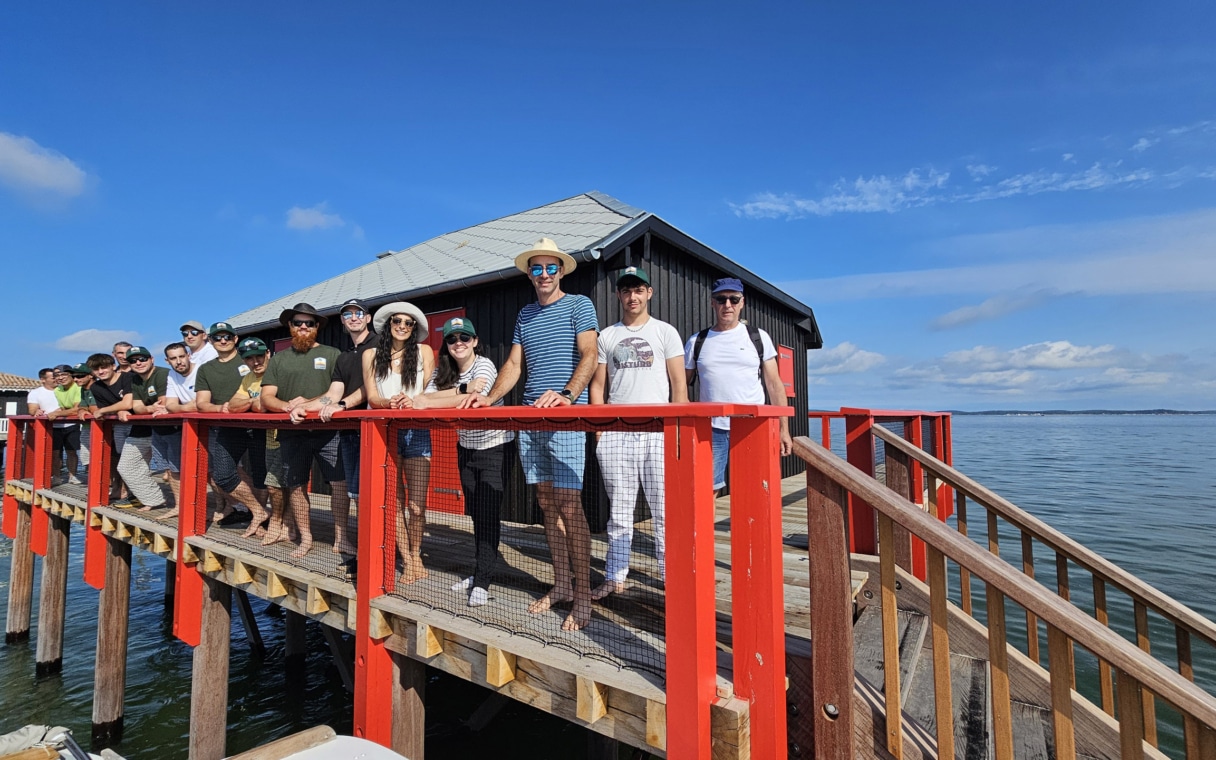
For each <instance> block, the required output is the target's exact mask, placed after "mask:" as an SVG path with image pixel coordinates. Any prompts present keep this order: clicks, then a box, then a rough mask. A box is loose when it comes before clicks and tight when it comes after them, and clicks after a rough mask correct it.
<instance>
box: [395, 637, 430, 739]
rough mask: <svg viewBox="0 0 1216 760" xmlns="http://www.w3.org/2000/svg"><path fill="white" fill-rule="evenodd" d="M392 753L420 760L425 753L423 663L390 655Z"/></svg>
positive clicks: (424, 677)
mask: <svg viewBox="0 0 1216 760" xmlns="http://www.w3.org/2000/svg"><path fill="white" fill-rule="evenodd" d="M392 658H393V751H394V752H396V753H398V754H400V755H403V756H404V757H407V758H410V760H414V758H419V760H422V758H423V757H424V753H425V752H426V670H427V666H426V665H425V664H424V663H421V662H418V661H417V660H412V659H410V658H409V657H406V656H405V655H402V654H396V653H394V654H393V655H392Z"/></svg>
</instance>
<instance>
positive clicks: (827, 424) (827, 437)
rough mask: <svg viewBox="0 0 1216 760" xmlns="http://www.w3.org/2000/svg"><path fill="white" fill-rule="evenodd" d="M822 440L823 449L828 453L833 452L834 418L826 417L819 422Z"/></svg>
mask: <svg viewBox="0 0 1216 760" xmlns="http://www.w3.org/2000/svg"><path fill="white" fill-rule="evenodd" d="M819 426H820V431H821V432H820V436H819V437H820V440H822V441H823V447H824V448H825V449H827V450H828V451H831V450H832V418H831V417H828V416H826V415H824V416H823V417H822V418H820V420H819Z"/></svg>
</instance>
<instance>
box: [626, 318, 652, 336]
mask: <svg viewBox="0 0 1216 760" xmlns="http://www.w3.org/2000/svg"><path fill="white" fill-rule="evenodd" d="M649 321H650V320H649V319H648V320H646V322H649ZM646 322H643V323H642V324H640V325H638V326H637V327H630V326H629V325H627V324H625V323H624V322H622V323H621V327H624V328H625V329H626V330H628V331H629V332H631V333H635V332H641V331H642V328H643V327H645V326H646Z"/></svg>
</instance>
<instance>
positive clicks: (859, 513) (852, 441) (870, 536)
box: [840, 409, 878, 554]
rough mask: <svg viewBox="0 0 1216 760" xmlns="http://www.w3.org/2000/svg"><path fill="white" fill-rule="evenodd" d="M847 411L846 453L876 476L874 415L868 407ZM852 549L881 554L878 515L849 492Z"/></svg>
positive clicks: (845, 427)
mask: <svg viewBox="0 0 1216 760" xmlns="http://www.w3.org/2000/svg"><path fill="white" fill-rule="evenodd" d="M840 411H841V412H843V413H844V414H845V423H844V430H845V455H846V456H847V458H848V460H849V464H851V465H853V466H854V467H856V468H857V469H859V470H861V471H862V472H864V473H865V474H867V475H869V476H871V477H873V476H874V435H873V434H872V433H871V432H870V428H871V427H873V425H874V417H873V416H872V415H871V414H870V412H869V411H868V410H866V409H841V410H840ZM849 551H851V552H856V553H858V554H877V553H878V518H877V516H876V515H875V513H874V508H873V507H871V506H870V505H869V504H866V503H865V502H864V501H862V500H861V499H859V498H857V497H856V496H854V495H853V494H851V493H850V494H849Z"/></svg>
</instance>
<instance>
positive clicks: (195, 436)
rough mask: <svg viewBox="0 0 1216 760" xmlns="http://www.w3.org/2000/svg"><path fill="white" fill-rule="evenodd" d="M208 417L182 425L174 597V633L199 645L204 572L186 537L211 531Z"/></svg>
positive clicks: (185, 640)
mask: <svg viewBox="0 0 1216 760" xmlns="http://www.w3.org/2000/svg"><path fill="white" fill-rule="evenodd" d="M205 419H206V417H201V418H195V419H190V420H186V421H185V424H183V425H182V466H181V504H179V505H178V513H177V546H176V551H177V576H176V578H175V583H174V596H173V635H174V636H176V637H178V638H179V639H181V640H182V641H184V642H186V643H187V644H189V645H190V646H194V647H196V646H198V645H199V642H200V641H201V640H202V627H203V594H204V587H203V575H202V571H201V570H199V568H198V563H197V562H195V563H192V564H189V565H188V564H187V563H186V562H185V559H184V556H185V549H186V539H187V538H190V537H192V536H197V535H200V534H202V533H206V531H207V425H206V423H205V422H204V421H203V420H205Z"/></svg>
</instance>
